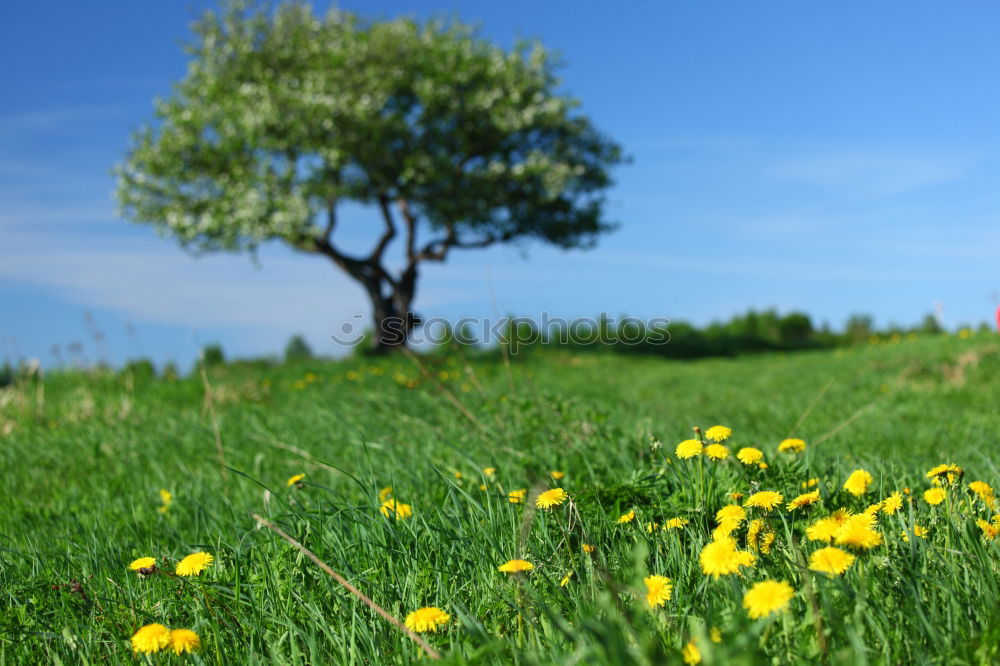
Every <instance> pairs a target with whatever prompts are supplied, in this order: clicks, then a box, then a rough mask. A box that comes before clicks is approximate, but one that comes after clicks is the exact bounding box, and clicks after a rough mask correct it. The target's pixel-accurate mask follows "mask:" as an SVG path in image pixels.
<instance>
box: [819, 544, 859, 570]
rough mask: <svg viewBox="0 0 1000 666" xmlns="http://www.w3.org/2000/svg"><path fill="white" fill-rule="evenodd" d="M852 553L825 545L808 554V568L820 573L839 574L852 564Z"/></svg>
mask: <svg viewBox="0 0 1000 666" xmlns="http://www.w3.org/2000/svg"><path fill="white" fill-rule="evenodd" d="M854 559H855V558H854V555H852V554H851V553H848V552H847V551H846V550H841V549H840V548H835V547H834V546H827V547H826V548H820V549H819V550H817V551H815V552H814V553H813V554H812V555H810V556H809V568H810V569H812V570H813V571H819V572H820V573H827V574H833V575H840V574H842V573H844V572H845V571H847V569H848V568H849V567H850V566H851V565H852V564H854Z"/></svg>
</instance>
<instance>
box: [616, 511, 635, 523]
mask: <svg viewBox="0 0 1000 666" xmlns="http://www.w3.org/2000/svg"><path fill="white" fill-rule="evenodd" d="M633 520H635V509H632V510H631V511H629V512H628V513H623V514H622V515H620V516H618V524H619V525H623V524H625V523H631V522H632V521H633Z"/></svg>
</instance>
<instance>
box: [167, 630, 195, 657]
mask: <svg viewBox="0 0 1000 666" xmlns="http://www.w3.org/2000/svg"><path fill="white" fill-rule="evenodd" d="M200 647H201V639H200V638H198V634H196V633H194V632H193V631H191V630H190V629H174V630H173V631H171V632H170V649H171V650H173V651H174V654H178V655H179V654H190V653H192V652H195V651H197V650H198V649H199V648H200Z"/></svg>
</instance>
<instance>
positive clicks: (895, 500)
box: [882, 490, 903, 516]
mask: <svg viewBox="0 0 1000 666" xmlns="http://www.w3.org/2000/svg"><path fill="white" fill-rule="evenodd" d="M902 507H903V496H902V495H901V494H900V492H899V491H898V490H897V491H896V492H894V493H892V494H891V495H889V496H888V497H886V498H885V499H884V500H882V513H884V514H885V515H887V516H892V515H894V514H895V513H896V512H897V511H899V510H900V509H901V508H902Z"/></svg>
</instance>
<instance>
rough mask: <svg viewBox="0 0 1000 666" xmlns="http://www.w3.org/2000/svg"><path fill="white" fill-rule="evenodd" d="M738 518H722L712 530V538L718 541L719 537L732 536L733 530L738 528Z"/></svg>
mask: <svg viewBox="0 0 1000 666" xmlns="http://www.w3.org/2000/svg"><path fill="white" fill-rule="evenodd" d="M741 522H742V521H740V520H734V519H730V520H723V521H722V522H721V523H719V524H718V526H716V528H715V529H714V530H712V539H713V540H714V541H718V540H719V539H725V538H728V537H730V536H732V534H733V532H735V531H736V530H738V529H739V528H740V523H741Z"/></svg>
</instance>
